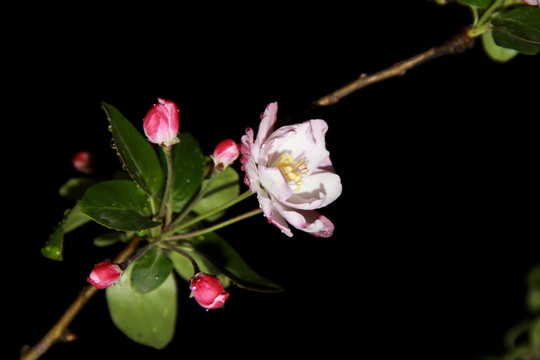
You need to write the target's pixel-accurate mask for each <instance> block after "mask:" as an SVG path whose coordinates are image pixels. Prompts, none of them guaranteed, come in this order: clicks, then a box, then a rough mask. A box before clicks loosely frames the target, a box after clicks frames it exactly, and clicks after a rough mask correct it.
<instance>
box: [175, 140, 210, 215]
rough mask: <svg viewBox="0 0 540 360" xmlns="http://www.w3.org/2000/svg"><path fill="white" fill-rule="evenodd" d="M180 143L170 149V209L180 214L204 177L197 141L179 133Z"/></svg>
mask: <svg viewBox="0 0 540 360" xmlns="http://www.w3.org/2000/svg"><path fill="white" fill-rule="evenodd" d="M179 138H180V143H179V144H176V145H174V146H173V148H172V161H173V169H174V174H173V180H172V190H171V201H172V208H173V211H175V212H180V211H182V209H183V208H184V207H185V206H186V205H187V204H188V203H189V201H190V200H191V199H192V198H193V197H194V196H195V194H196V193H197V191H198V190H199V188H200V186H201V182H202V180H203V176H204V156H203V154H202V152H201V149H200V148H199V143H198V142H197V140H196V139H195V138H194V137H193V136H191V134H189V133H180V136H179Z"/></svg>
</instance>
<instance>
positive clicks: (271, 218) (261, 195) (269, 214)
mask: <svg viewBox="0 0 540 360" xmlns="http://www.w3.org/2000/svg"><path fill="white" fill-rule="evenodd" d="M257 199H258V200H259V204H260V206H261V209H262V211H263V214H264V216H265V217H266V218H267V219H268V222H269V223H271V224H274V225H275V226H276V227H277V228H278V229H280V230H281V232H282V233H284V234H285V235H287V236H289V237H291V236H293V234H292V232H291V229H289V226H288V225H287V220H285V218H284V217H283V216H282V215H281V214H280V211H279V210H278V209H277V208H276V202H275V200H271V199H270V195H269V194H268V193H267V192H266V191H264V190H262V189H261V190H259V191H257Z"/></svg>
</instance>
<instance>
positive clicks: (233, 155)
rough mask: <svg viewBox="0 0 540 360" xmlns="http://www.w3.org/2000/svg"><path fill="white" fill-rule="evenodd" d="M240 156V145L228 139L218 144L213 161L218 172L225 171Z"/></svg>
mask: <svg viewBox="0 0 540 360" xmlns="http://www.w3.org/2000/svg"><path fill="white" fill-rule="evenodd" d="M238 155H240V149H239V147H238V144H237V143H236V142H235V141H234V140H232V139H226V140H223V141H222V142H220V143H219V144H217V146H216V148H215V149H214V154H213V155H212V159H213V160H214V166H215V169H216V170H217V171H223V170H225V169H226V168H227V167H228V166H229V165H231V164H232V163H233V162H234V161H235V160H236V159H237V158H238Z"/></svg>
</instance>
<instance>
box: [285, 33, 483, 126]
mask: <svg viewBox="0 0 540 360" xmlns="http://www.w3.org/2000/svg"><path fill="white" fill-rule="evenodd" d="M475 39H476V38H474V37H471V36H470V33H469V28H468V27H467V28H465V29H464V30H463V31H462V32H461V33H459V34H457V35H456V36H454V37H453V38H452V39H450V40H449V41H447V42H446V43H444V44H443V45H441V46H436V47H432V48H430V49H428V50H426V51H424V52H422V53H420V54H418V55H415V56H413V57H411V58H409V59H407V60H404V61H400V62H398V63H396V64H394V65H392V66H390V67H388V68H386V69H384V70H381V71H379V72H376V73H374V74H371V75H367V74H362V75H360V77H359V78H358V79H356V80H354V81H352V82H350V83H348V84H346V85H344V86H342V87H341V88H339V89H337V90H334V91H332V92H331V93H329V94H327V95H325V96H323V97H321V98H319V99H317V100H316V101H313V102H312V103H311V104H309V105H308V106H306V107H305V108H303V109H302V110H301V111H300V112H298V113H296V114H294V115H287V116H285V117H284V118H282V119H280V120H278V122H279V126H282V125H285V124H288V123H293V122H295V121H297V119H299V118H302V117H304V116H306V115H307V114H308V113H310V112H312V111H313V110H316V109H318V108H320V107H326V106H330V105H334V104H336V103H338V102H339V101H340V100H341V99H343V98H344V97H346V96H348V95H351V94H352V93H354V92H356V91H358V90H360V89H362V88H365V87H366V86H369V85H372V84H375V83H378V82H380V81H383V80H386V79H390V78H393V77H397V76H403V75H405V74H406V72H407V71H408V70H410V69H412V68H414V67H415V66H418V65H420V64H423V63H425V62H427V61H429V60H433V59H435V58H438V57H441V56H444V55H451V54H459V53H462V52H464V51H465V50H467V49H470V48H472V47H473V46H474V43H475ZM276 127H278V126H277V125H276Z"/></svg>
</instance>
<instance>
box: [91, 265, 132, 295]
mask: <svg viewBox="0 0 540 360" xmlns="http://www.w3.org/2000/svg"><path fill="white" fill-rule="evenodd" d="M123 272H124V270H123V269H122V268H121V267H120V265H118V264H115V263H112V262H110V261H102V262H100V263H99V264H96V266H94V270H92V272H91V273H90V275H89V276H88V278H87V280H88V282H89V283H90V284H92V285H93V286H95V287H96V288H98V289H105V288H108V287H109V286H111V285H112V284H114V283H115V282H116V280H118V278H119V277H120V276H121V275H122V273H123Z"/></svg>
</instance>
